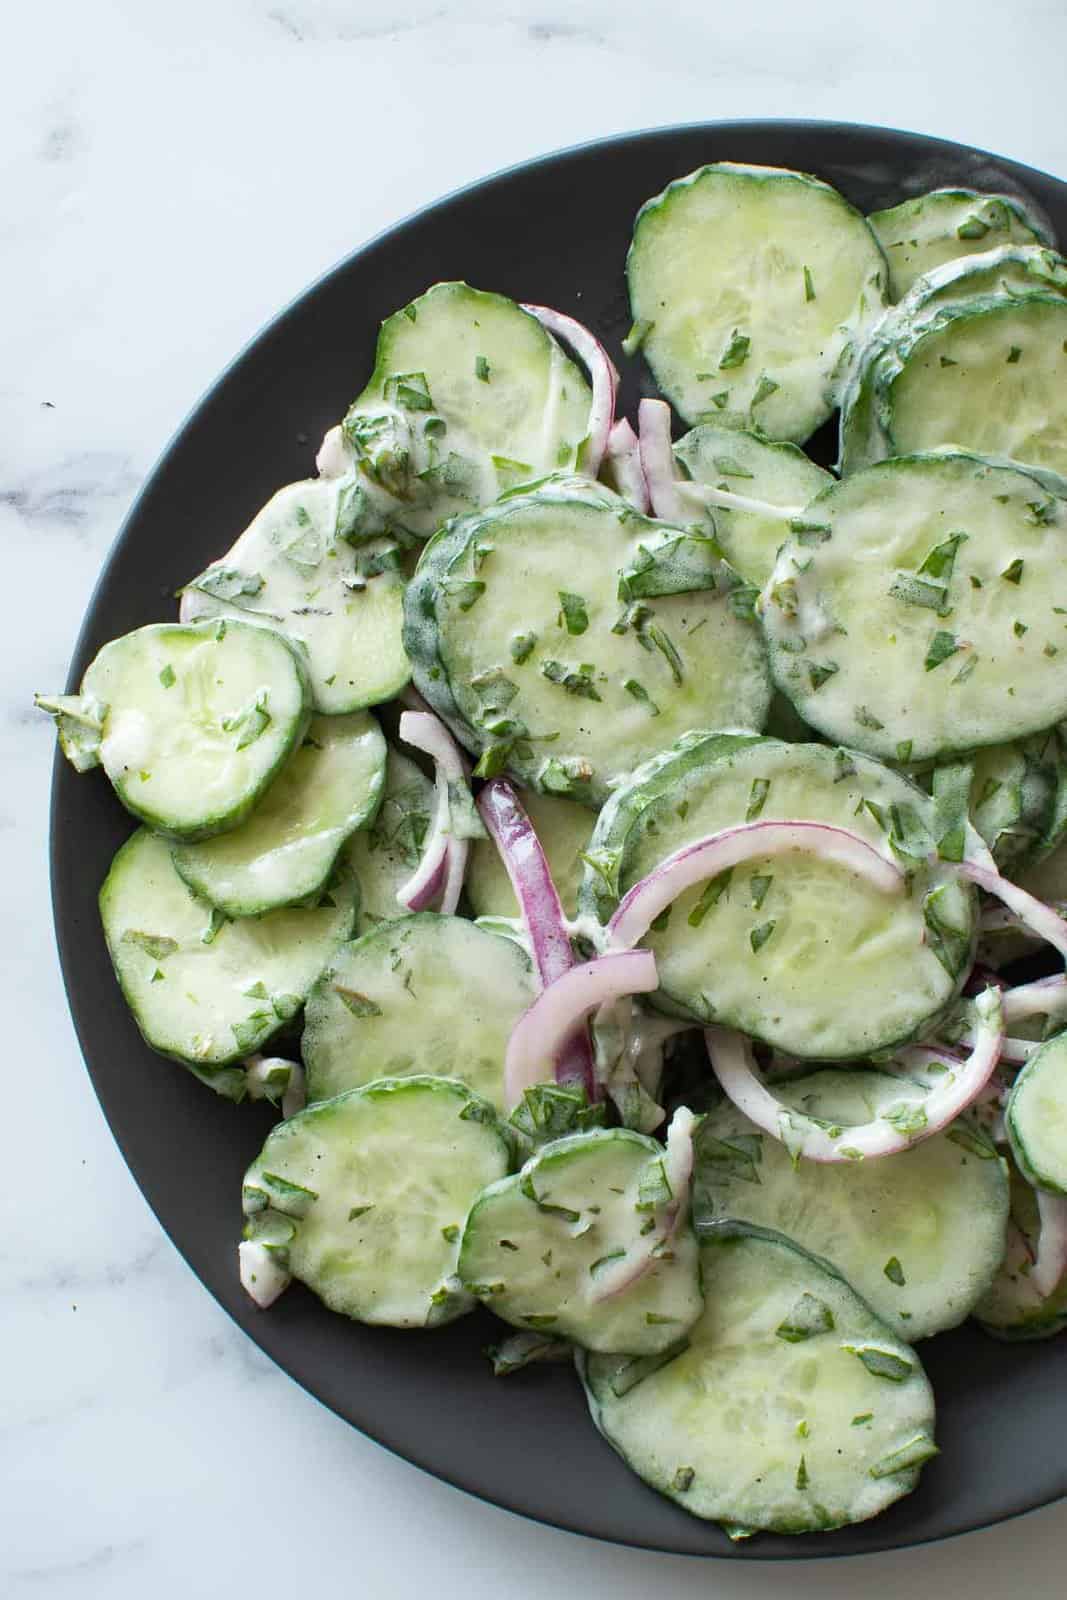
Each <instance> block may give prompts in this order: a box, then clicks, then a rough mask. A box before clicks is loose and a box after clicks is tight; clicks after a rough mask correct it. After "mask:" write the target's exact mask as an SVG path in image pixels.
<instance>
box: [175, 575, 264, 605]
mask: <svg viewBox="0 0 1067 1600" xmlns="http://www.w3.org/2000/svg"><path fill="white" fill-rule="evenodd" d="M192 587H193V588H194V589H201V590H202V591H203V592H204V594H210V595H214V597H215V599H216V600H240V599H241V598H242V597H243V596H246V595H247V596H249V597H251V596H252V595H257V594H259V592H260V590H261V589H262V588H263V579H262V578H261V577H260V575H259V573H258V572H238V570H237V568H236V567H209V568H208V569H207V571H206V572H204V573H202V574H201V575H200V577H199V578H197V580H196V582H195V583H194V584H193V585H192Z"/></svg>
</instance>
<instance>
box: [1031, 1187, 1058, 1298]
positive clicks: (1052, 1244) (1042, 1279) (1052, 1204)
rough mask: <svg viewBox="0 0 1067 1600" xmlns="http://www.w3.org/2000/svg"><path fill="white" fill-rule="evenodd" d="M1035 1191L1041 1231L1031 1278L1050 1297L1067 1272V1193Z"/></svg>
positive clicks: (1038, 1288) (1040, 1292) (1044, 1294)
mask: <svg viewBox="0 0 1067 1600" xmlns="http://www.w3.org/2000/svg"><path fill="white" fill-rule="evenodd" d="M1034 1192H1035V1194H1036V1195H1037V1210H1038V1215H1039V1216H1040V1218H1041V1231H1040V1233H1039V1234H1038V1237H1037V1248H1036V1250H1035V1252H1034V1264H1033V1266H1032V1267H1031V1269H1030V1282H1031V1283H1032V1284H1033V1286H1034V1288H1035V1289H1036V1290H1037V1292H1038V1294H1039V1295H1040V1296H1041V1298H1042V1299H1043V1300H1047V1299H1048V1297H1049V1295H1050V1294H1052V1293H1053V1291H1054V1290H1055V1289H1057V1288H1058V1287H1059V1285H1060V1282H1061V1280H1062V1278H1063V1276H1064V1274H1065V1273H1067V1196H1065V1195H1062V1194H1047V1193H1046V1192H1045V1190H1044V1189H1037V1190H1035V1191H1034Z"/></svg>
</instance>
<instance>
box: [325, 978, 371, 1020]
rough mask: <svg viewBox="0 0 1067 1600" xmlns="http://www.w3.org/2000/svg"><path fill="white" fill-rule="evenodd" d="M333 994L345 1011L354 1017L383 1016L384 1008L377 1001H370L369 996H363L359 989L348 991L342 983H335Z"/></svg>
mask: <svg viewBox="0 0 1067 1600" xmlns="http://www.w3.org/2000/svg"><path fill="white" fill-rule="evenodd" d="M333 992H334V994H335V995H336V996H337V998H338V999H339V1000H340V1002H341V1004H342V1005H343V1006H344V1008H345V1010H346V1011H350V1012H351V1013H352V1015H353V1016H354V1017H360V1018H363V1017H380V1016H381V1015H382V1008H381V1006H380V1005H378V1003H377V1001H375V1000H372V999H370V997H369V996H368V995H365V994H361V993H360V991H359V990H358V989H348V988H346V987H345V985H344V984H342V983H335V984H334V985H333Z"/></svg>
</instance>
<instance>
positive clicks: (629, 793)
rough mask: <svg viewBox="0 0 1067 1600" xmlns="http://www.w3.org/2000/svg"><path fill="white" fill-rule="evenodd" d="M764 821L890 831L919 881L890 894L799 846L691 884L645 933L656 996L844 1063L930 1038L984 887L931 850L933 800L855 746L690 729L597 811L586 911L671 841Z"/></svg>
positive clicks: (644, 869) (603, 902)
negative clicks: (972, 884) (904, 892)
mask: <svg viewBox="0 0 1067 1600" xmlns="http://www.w3.org/2000/svg"><path fill="white" fill-rule="evenodd" d="M756 816H758V817H759V819H760V820H761V821H771V820H775V821H785V820H788V819H790V818H792V819H799V820H803V821H811V822H827V823H831V824H834V825H836V826H838V827H842V828H848V829H851V830H853V831H855V832H856V833H858V834H859V835H860V836H861V837H862V838H864V839H866V840H867V841H868V842H869V843H871V844H872V845H874V846H875V847H876V848H877V849H880V850H883V851H884V850H885V849H886V847H887V842H888V841H887V835H890V837H892V838H894V839H895V840H896V842H897V843H898V844H899V845H900V846H903V847H904V848H906V849H907V850H908V851H909V852H910V853H911V855H912V857H913V859H909V861H908V866H909V868H910V869H912V868H913V870H914V874H915V876H914V879H913V886H912V891H911V893H910V894H909V895H908V896H903V897H896V896H893V897H888V898H887V897H886V896H885V895H882V894H880V893H879V892H878V891H877V890H875V889H874V888H872V887H871V885H869V884H867V883H865V882H861V881H860V880H859V879H857V878H856V877H855V876H854V875H853V874H851V873H850V872H848V871H846V870H844V869H843V868H841V867H838V866H835V865H833V864H831V863H829V862H825V861H822V860H819V859H817V858H815V857H813V856H808V855H802V854H800V853H798V854H797V855H795V856H781V857H778V858H777V859H775V860H773V861H770V862H760V861H753V862H752V863H751V865H750V866H746V867H744V868H738V869H737V870H735V871H734V872H733V874H732V875H731V876H730V877H729V879H728V880H727V879H719V880H713V881H712V882H711V883H708V884H701V885H697V886H696V887H694V888H692V889H690V890H688V891H687V892H686V893H685V894H683V895H680V896H679V898H678V899H677V900H676V901H675V902H674V903H673V905H672V906H671V907H670V910H669V913H666V914H665V915H664V916H663V918H662V919H660V920H659V921H658V922H657V924H656V926H655V927H654V928H653V929H652V930H650V932H649V934H648V935H647V936H646V938H645V939H644V940H643V941H642V943H643V944H645V945H647V946H648V947H649V948H650V949H651V950H653V951H654V952H655V956H656V962H657V966H658V969H659V977H660V984H661V987H660V989H659V990H658V991H657V994H656V996H655V1003H656V1004H657V1005H658V1006H660V1007H662V1008H663V1009H668V1010H671V1011H673V1012H675V1013H677V1014H680V1015H683V1016H686V1017H689V1018H691V1019H692V1020H694V1021H698V1022H703V1023H707V1022H712V1021H718V1022H722V1023H725V1024H726V1025H727V1026H729V1027H734V1028H738V1029H740V1030H742V1031H743V1032H745V1033H748V1034H750V1035H752V1036H753V1037H755V1038H758V1039H763V1040H765V1041H766V1042H767V1043H768V1044H770V1045H773V1046H774V1047H775V1048H777V1049H779V1050H783V1051H785V1052H786V1053H788V1054H790V1055H794V1056H799V1057H804V1058H807V1059H816V1060H834V1059H836V1060H850V1061H851V1060H854V1059H856V1058H858V1057H863V1056H866V1055H869V1054H870V1053H871V1052H872V1051H875V1050H883V1049H887V1048H890V1047H891V1046H893V1045H894V1044H896V1043H898V1042H901V1041H903V1040H905V1039H908V1038H910V1037H914V1036H918V1037H922V1036H924V1035H925V1034H927V1033H928V1032H929V1030H930V1029H931V1028H932V1027H933V1026H934V1025H935V1024H936V1023H937V1022H938V1020H939V1019H940V1017H941V1015H942V1014H943V1012H944V1010H945V1008H946V1007H947V1006H949V1005H950V1004H951V1002H952V1000H953V998H954V996H955V994H956V992H957V990H958V987H959V985H960V983H962V981H963V977H964V975H965V973H966V971H967V969H968V967H969V964H970V959H971V952H972V949H973V940H974V926H975V897H974V895H973V894H972V892H971V891H970V890H968V889H966V888H964V887H962V886H960V885H959V884H958V882H957V881H956V879H955V876H954V873H953V870H952V868H951V867H950V866H947V865H943V864H941V863H938V862H937V861H936V858H934V859H933V860H932V861H931V860H928V859H927V857H931V856H933V851H934V837H935V818H934V811H933V805H932V802H931V801H930V800H929V798H928V797H927V796H925V795H924V794H922V792H921V791H920V790H918V789H916V788H915V787H914V786H913V785H911V784H910V783H909V782H908V781H907V780H906V779H904V778H902V777H900V776H899V775H898V774H897V773H895V772H892V771H890V770H889V769H888V768H886V767H883V766H881V765H880V764H879V763H878V762H875V761H872V760H870V759H869V758H868V757H865V756H863V755H860V754H859V753H857V752H855V751H844V750H832V749H829V748H827V747H826V746H824V745H815V744H808V745H787V744H781V743H779V742H778V741H776V740H772V739H762V740H759V739H746V738H743V737H736V736H733V737H731V736H728V735H719V734H706V735H703V738H702V741H701V740H700V739H698V737H697V736H696V735H692V736H690V738H689V739H688V740H683V741H681V742H680V744H679V746H678V747H677V748H676V749H675V750H674V751H673V752H666V753H664V754H663V755H662V756H660V757H658V758H657V759H656V760H655V761H654V762H650V763H649V766H648V768H646V769H644V770H643V771H642V772H639V773H637V774H635V776H634V779H633V782H632V783H631V784H630V785H629V786H628V787H627V788H626V789H623V790H620V791H619V792H618V793H617V794H616V795H615V796H613V798H612V800H611V801H610V802H609V803H608V805H607V806H606V807H605V808H604V810H603V812H602V813H601V816H600V819H599V821H598V823H597V827H596V830H595V832H594V835H593V838H592V841H591V843H590V849H589V862H590V865H589V867H588V871H587V874H586V878H585V880H584V882H583V888H582V908H583V911H585V912H586V913H587V914H589V915H596V916H599V918H600V919H601V920H602V921H606V920H607V918H608V917H609V916H610V914H611V912H612V910H613V909H614V907H615V905H616V904H617V902H618V900H619V899H621V897H622V895H623V894H624V893H625V892H626V891H627V890H628V889H629V888H631V887H632V886H633V884H635V883H637V882H638V881H639V880H640V879H641V878H644V877H646V876H647V875H648V874H649V873H650V872H652V871H653V870H654V869H655V868H656V866H657V865H658V864H659V863H660V862H661V861H662V860H664V859H665V858H666V857H667V856H668V855H670V854H672V853H673V852H674V851H675V850H678V849H681V848H682V847H683V846H685V845H688V844H693V843H695V842H696V841H697V840H699V839H702V838H704V837H706V836H707V835H709V834H712V833H717V832H720V831H721V830H722V829H724V828H727V827H731V826H734V825H736V824H738V823H743V822H744V821H745V820H746V819H748V820H754V819H755V817H756ZM945 930H951V935H950V936H946V932H945ZM857 994H859V995H862V996H863V1003H862V1005H856V1004H855V1003H854V997H855V996H856V995H857Z"/></svg>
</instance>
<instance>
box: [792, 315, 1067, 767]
mask: <svg viewBox="0 0 1067 1600" xmlns="http://www.w3.org/2000/svg"><path fill="white" fill-rule="evenodd" d="M1064 311H1065V315H1067V306H1065V307H1064ZM805 517H806V518H807V519H808V521H809V522H810V523H811V524H812V525H813V526H815V527H817V528H818V530H819V531H818V532H817V533H814V534H808V535H805V534H803V533H798V534H796V535H794V537H793V538H791V539H790V540H789V542H788V543H787V544H785V545H784V546H783V548H782V551H781V553H780V555H779V558H778V562H777V564H776V566H775V569H774V572H773V574H772V576H771V580H770V583H769V584H768V585H767V588H766V589H765V590H764V593H763V595H762V596H761V600H760V607H761V618H762V622H763V629H764V633H765V636H766V638H767V642H768V645H769V650H770V661H771V671H772V672H773V674H774V677H775V680H776V682H777V684H778V687H779V688H780V689H781V690H782V691H783V692H784V693H785V694H787V695H788V696H789V698H790V699H791V700H792V702H793V704H794V705H795V706H796V708H797V710H798V711H799V713H800V715H801V716H802V717H803V718H804V720H805V721H806V722H809V723H810V724H811V725H812V726H813V727H815V728H818V729H819V731H820V732H821V733H823V734H824V735H826V736H827V737H828V738H830V739H834V740H840V741H841V742H842V743H846V744H849V745H855V746H856V747H857V748H859V749H861V750H866V751H868V752H869V753H870V754H871V755H876V756H881V757H884V758H888V759H890V760H893V759H900V760H912V761H920V760H924V759H926V758H928V757H938V756H943V755H946V754H948V753H951V752H953V751H958V750H970V749H972V748H976V747H978V746H983V745H990V744H1000V743H1003V742H1004V741H1006V740H1009V739H1014V738H1018V737H1020V736H1021V735H1024V734H1027V733H1030V732H1036V731H1037V730H1039V729H1043V728H1048V727H1049V726H1051V724H1052V723H1054V722H1057V721H1059V720H1060V719H1062V718H1063V716H1064V714H1065V713H1067V628H1065V621H1067V612H1065V608H1067V580H1065V578H1064V570H1065V569H1064V559H1063V558H1064V552H1065V550H1067V503H1065V502H1064V501H1063V500H1060V499H1058V498H1056V497H1055V496H1051V495H1048V494H1046V493H1045V491H1044V490H1043V489H1042V488H1041V487H1040V485H1039V484H1038V483H1037V482H1035V480H1034V479H1033V478H1032V477H1030V476H1028V475H1027V474H1026V473H1025V472H1022V471H1017V470H1015V469H1013V468H1009V467H1004V466H997V465H993V464H991V463H989V462H986V461H982V460H980V459H978V458H976V457H974V456H969V455H953V454H942V455H927V456H914V457H907V458H904V459H901V460H895V461H886V462H882V463H880V464H878V465H877V466H874V467H871V468H869V469H868V470H867V471H864V472H860V473H856V474H855V475H854V476H853V477H850V478H846V479H845V480H844V481H843V482H841V483H838V484H835V485H834V487H833V488H832V489H828V490H827V491H826V492H825V493H824V494H821V495H819V496H818V497H817V498H816V499H815V500H813V501H812V503H811V505H810V506H809V507H808V509H807V511H806V512H805ZM1061 602H1062V605H1061ZM1061 612H1063V613H1064V614H1061ZM901 751H905V752H906V755H901Z"/></svg>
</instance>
